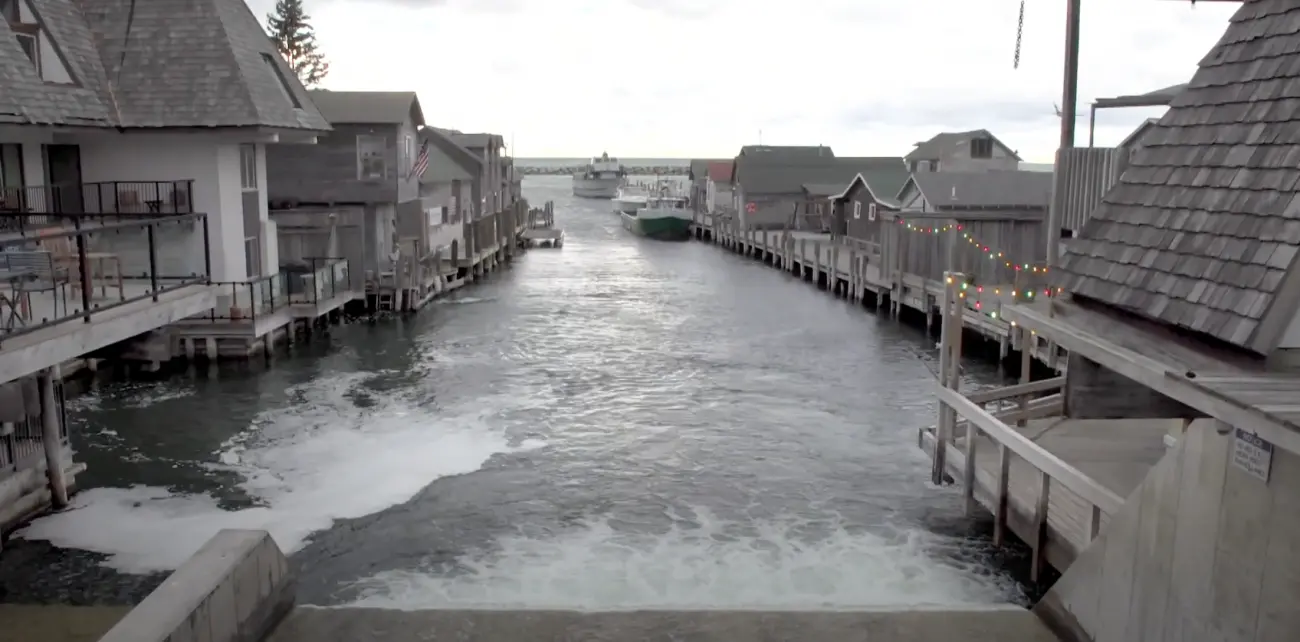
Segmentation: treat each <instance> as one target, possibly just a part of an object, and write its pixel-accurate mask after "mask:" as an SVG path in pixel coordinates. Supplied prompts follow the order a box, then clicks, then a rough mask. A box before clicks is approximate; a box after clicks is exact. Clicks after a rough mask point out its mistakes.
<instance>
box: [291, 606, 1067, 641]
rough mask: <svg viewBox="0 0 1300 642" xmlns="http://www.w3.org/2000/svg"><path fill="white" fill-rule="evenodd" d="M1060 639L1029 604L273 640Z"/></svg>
mask: <svg viewBox="0 0 1300 642" xmlns="http://www.w3.org/2000/svg"><path fill="white" fill-rule="evenodd" d="M363 640H364V641H365V642H408V641H414V640H457V641H459V642H532V641H533V640H566V641H567V640H583V641H585V642H644V641H646V640H691V641H692V642H769V641H771V640H790V641H797V642H864V641H870V642H936V641H939V640H942V641H944V642H950V641H951V642H1058V640H1057V638H1056V636H1054V635H1052V633H1051V632H1050V631H1049V630H1048V629H1047V627H1046V626H1044V625H1043V623H1042V622H1040V621H1039V620H1038V618H1037V617H1036V616H1035V615H1034V614H1033V613H1030V612H1029V611H1027V610H1025V609H1023V608H1016V607H1013V608H974V609H960V608H949V609H904V610H885V609H876V610H868V611H803V612H791V611H786V612H780V611H773V612H765V611H623V612H610V611H600V612H575V611H493V610H430V611H386V610H382V609H360V608H333V609H315V608H299V609H294V612H293V614H292V615H291V616H289V618H288V619H287V620H285V622H284V623H283V624H282V625H281V626H280V628H279V629H277V630H276V631H275V633H274V635H273V636H272V637H271V640H270V642H362V641H363Z"/></svg>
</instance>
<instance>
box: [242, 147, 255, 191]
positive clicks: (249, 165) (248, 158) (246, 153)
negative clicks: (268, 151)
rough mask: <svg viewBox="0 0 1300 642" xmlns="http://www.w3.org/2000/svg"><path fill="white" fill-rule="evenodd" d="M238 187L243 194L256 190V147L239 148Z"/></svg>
mask: <svg viewBox="0 0 1300 642" xmlns="http://www.w3.org/2000/svg"><path fill="white" fill-rule="evenodd" d="M239 186H240V187H242V188H244V191H245V192H250V191H253V190H256V189H257V145H251V144H244V145H240V146H239Z"/></svg>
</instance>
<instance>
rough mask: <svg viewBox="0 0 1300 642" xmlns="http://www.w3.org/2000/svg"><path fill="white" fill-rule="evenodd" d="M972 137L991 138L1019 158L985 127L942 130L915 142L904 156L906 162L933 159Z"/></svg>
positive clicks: (1016, 157)
mask: <svg viewBox="0 0 1300 642" xmlns="http://www.w3.org/2000/svg"><path fill="white" fill-rule="evenodd" d="M972 138H991V139H993V142H994V143H995V144H997V145H999V146H1000V147H1002V149H1004V150H1006V152H1007V153H1008V154H1010V155H1011V156H1012V157H1014V158H1015V159H1016V160H1020V155H1019V154H1017V153H1016V151H1015V150H1014V149H1011V148H1010V147H1008V146H1007V144H1006V143H1004V142H1002V141H1001V140H998V137H997V136H994V135H993V134H991V133H989V130H987V129H973V130H971V131H968V132H943V133H941V134H936V135H935V137H934V138H931V139H930V140H927V141H923V142H920V143H917V144H916V149H913V150H912V151H911V152H910V153H908V155H907V156H905V157H904V158H905V159H906V160H907V161H908V162H911V161H914V160H935V159H938V158H943V157H944V156H945V155H946V154H947V153H948V152H950V151H952V150H953V149H955V148H957V147H960V146H964V145H966V144H968V143H969V142H970V139H972Z"/></svg>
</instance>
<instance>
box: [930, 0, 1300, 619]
mask: <svg viewBox="0 0 1300 642" xmlns="http://www.w3.org/2000/svg"><path fill="white" fill-rule="evenodd" d="M1298 90H1300V3H1297V2H1295V0H1253V1H1250V2H1244V3H1242V5H1241V7H1240V8H1239V9H1238V10H1237V12H1236V14H1235V16H1234V17H1233V18H1232V20H1231V21H1230V23H1229V24H1228V26H1227V28H1226V33H1225V34H1224V36H1223V37H1222V38H1221V39H1220V40H1219V41H1218V42H1217V43H1216V44H1215V45H1214V48H1213V49H1212V50H1211V52H1210V53H1209V54H1208V55H1206V56H1205V57H1204V58H1203V59H1202V60H1201V62H1200V68H1199V70H1198V71H1197V73H1196V75H1195V76H1194V77H1193V78H1192V80H1191V81H1190V83H1189V84H1188V86H1187V88H1186V89H1185V90H1184V91H1183V92H1182V93H1181V94H1179V96H1178V97H1177V99H1176V100H1174V101H1173V103H1172V104H1171V105H1170V109H1169V111H1168V112H1167V113H1166V114H1165V115H1164V116H1163V117H1162V118H1161V119H1160V120H1159V121H1158V122H1157V123H1155V124H1154V125H1153V126H1152V128H1151V130H1150V131H1149V132H1147V133H1146V134H1145V135H1144V136H1142V144H1141V146H1140V147H1139V148H1138V149H1137V151H1135V152H1134V153H1133V154H1132V157H1131V159H1130V160H1129V163H1128V166H1127V168H1126V169H1125V170H1124V171H1123V173H1122V174H1121V176H1120V177H1119V178H1118V180H1117V181H1116V182H1115V184H1114V185H1113V186H1112V187H1111V188H1110V189H1109V190H1108V191H1107V192H1106V194H1105V197H1104V198H1103V199H1102V200H1101V202H1100V203H1099V204H1098V205H1097V206H1096V207H1095V208H1094V209H1093V210H1092V211H1091V212H1090V216H1089V217H1088V218H1087V220H1086V221H1085V222H1084V223H1083V225H1082V226H1081V228H1080V229H1079V231H1078V234H1077V235H1076V236H1075V238H1073V239H1071V240H1070V241H1069V242H1068V243H1066V244H1064V246H1063V249H1062V254H1061V256H1060V260H1059V264H1055V265H1053V266H1052V269H1051V274H1050V276H1051V283H1052V285H1053V286H1054V287H1056V288H1059V294H1057V295H1056V296H1055V297H1053V298H1052V299H1051V300H1049V301H1037V302H1035V303H1032V304H1031V303H1027V302H1026V303H1020V304H1015V305H1008V306H1005V307H1004V308H1003V315H1004V317H1005V318H1006V319H1007V320H1009V321H1011V322H1013V323H1014V324H1015V328H1016V329H1017V332H1018V333H1019V335H1020V336H1019V338H1018V340H1019V341H1020V342H1021V343H1022V345H1030V346H1032V345H1035V344H1038V343H1041V342H1048V341H1050V342H1054V343H1056V344H1058V345H1060V346H1061V347H1063V348H1065V349H1066V350H1067V351H1068V353H1069V356H1068V365H1067V368H1066V370H1065V376H1064V377H1058V378H1056V379H1049V380H1044V381H1031V380H1030V379H1029V368H1027V367H1024V368H1022V380H1021V381H1022V384H1020V385H1018V386H1013V387H1012V388H1008V389H1004V390H996V391H981V392H977V393H973V394H963V393H962V392H960V391H959V390H958V388H959V386H960V376H959V369H956V368H954V367H953V366H954V364H956V363H959V360H960V354H961V347H960V334H961V333H960V332H959V331H958V330H959V329H960V325H957V323H960V321H959V320H960V319H961V318H962V317H960V316H958V315H952V314H950V315H948V317H949V321H947V322H945V330H944V335H945V339H944V341H943V349H942V350H941V353H942V360H943V362H944V366H943V367H942V368H941V377H940V379H941V382H942V383H943V386H942V387H941V388H940V389H939V398H940V401H941V414H940V417H939V425H938V427H937V429H936V430H933V431H932V430H926V431H923V433H922V436H921V441H922V443H923V444H925V445H926V447H927V448H929V449H930V450H931V452H932V453H934V456H935V462H936V463H935V471H934V472H935V477H936V478H942V477H943V476H945V475H946V476H947V477H950V478H952V479H955V480H958V481H959V483H960V484H961V485H962V486H964V490H965V493H966V496H967V498H968V499H967V506H968V507H976V506H981V505H982V506H984V507H986V508H987V509H988V510H989V512H991V513H993V514H994V516H995V520H994V521H995V530H996V533H997V534H998V535H997V537H1003V536H1005V534H1010V533H1014V534H1016V535H1018V536H1019V537H1020V538H1021V539H1023V540H1024V541H1026V542H1028V543H1030V545H1031V546H1032V548H1033V551H1034V553H1033V556H1032V561H1033V566H1034V568H1035V569H1037V568H1039V567H1041V566H1044V565H1048V564H1050V565H1051V566H1054V567H1056V569H1057V570H1059V571H1061V572H1062V576H1061V577H1060V579H1059V580H1058V581H1057V582H1056V583H1055V584H1054V585H1053V586H1051V588H1050V590H1048V591H1047V593H1046V594H1045V596H1044V597H1043V598H1042V600H1041V601H1039V603H1038V604H1037V605H1036V607H1035V611H1036V612H1037V613H1039V614H1040V615H1041V616H1042V617H1043V618H1044V619H1045V620H1046V621H1047V622H1049V623H1050V624H1052V625H1053V626H1054V628H1055V629H1056V630H1057V632H1058V634H1059V635H1060V636H1061V637H1062V639H1063V640H1067V641H1071V642H1073V641H1076V640H1078V641H1082V640H1089V641H1092V642H1121V641H1124V640H1179V641H1182V640H1188V641H1192V640H1216V641H1231V642H1265V641H1274V640H1278V641H1280V640H1293V639H1296V632H1297V631H1300V609H1297V608H1296V604H1297V602H1300V358H1298V357H1300V260H1298V256H1297V255H1298V254H1300V192H1298V191H1297V184H1300V163H1297V162H1296V159H1297V158H1300V138H1298V137H1297V136H1296V135H1295V132H1296V131H1297V127H1298V126H1297V122H1296V120H1295V118H1294V110H1293V109H1291V106H1290V101H1292V99H1291V98H1290V96H1292V95H1295V94H1296V92H1297V91H1298ZM951 276H952V277H953V280H954V283H960V281H961V275H960V274H954V275H951ZM945 294H946V298H947V300H948V301H949V302H954V301H955V300H956V298H957V296H958V295H959V294H960V292H959V291H958V290H957V288H956V286H953V287H951V288H949V289H948V290H946V292H945ZM955 307H956V306H955V304H954V305H945V306H944V307H943V308H942V309H944V310H945V311H947V310H951V309H954V308H955ZM1027 360H1028V357H1026V362H1027ZM1022 365H1027V363H1024V364H1022ZM1042 395H1048V396H1046V397H1044V396H1042ZM1005 401H1011V402H1012V405H1011V406H1010V407H1008V406H1006V405H1003V402H1005Z"/></svg>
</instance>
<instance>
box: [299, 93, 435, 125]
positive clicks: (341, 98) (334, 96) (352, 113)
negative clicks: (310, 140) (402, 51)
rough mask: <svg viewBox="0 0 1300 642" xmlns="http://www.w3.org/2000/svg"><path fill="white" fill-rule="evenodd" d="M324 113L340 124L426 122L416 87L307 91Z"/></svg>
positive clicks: (327, 118) (328, 118)
mask: <svg viewBox="0 0 1300 642" xmlns="http://www.w3.org/2000/svg"><path fill="white" fill-rule="evenodd" d="M307 93H308V95H310V96H311V100H312V102H313V103H315V104H316V108H317V109H319V110H320V114H321V116H324V117H325V120H327V121H329V122H330V123H337V124H340V125H341V124H345V123H346V124H353V125H356V124H392V125H400V124H402V123H404V122H406V121H407V119H408V118H410V119H413V120H414V121H415V125H416V126H417V127H420V126H423V125H424V112H423V110H421V108H420V99H419V98H418V97H417V96H416V95H415V92H413V91H329V90H325V89H313V90H311V91H309V92H307Z"/></svg>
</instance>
